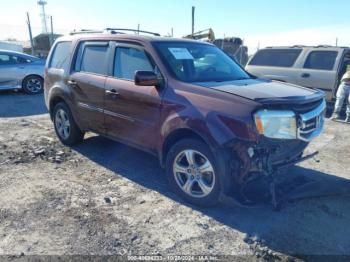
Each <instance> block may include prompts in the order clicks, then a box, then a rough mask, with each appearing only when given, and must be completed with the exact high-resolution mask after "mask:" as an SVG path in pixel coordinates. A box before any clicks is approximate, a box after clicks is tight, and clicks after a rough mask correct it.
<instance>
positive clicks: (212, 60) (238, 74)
mask: <svg viewBox="0 0 350 262" xmlns="http://www.w3.org/2000/svg"><path fill="white" fill-rule="evenodd" d="M154 45H155V47H156V49H157V51H158V53H159V54H160V56H161V57H162V60H163V61H164V63H165V64H166V66H167V67H168V69H169V70H170V71H171V72H172V73H173V75H174V76H175V77H176V78H178V79H179V80H181V81H184V82H210V81H215V82H221V81H231V80H241V79H248V78H250V76H249V75H248V74H247V73H246V72H245V71H244V70H243V69H242V68H241V67H240V66H239V65H237V63H236V62H235V61H234V60H233V59H232V58H230V57H229V56H228V55H226V54H225V53H224V52H223V51H221V50H220V49H219V48H217V47H216V46H213V45H209V44H204V43H192V42H155V43H154Z"/></svg>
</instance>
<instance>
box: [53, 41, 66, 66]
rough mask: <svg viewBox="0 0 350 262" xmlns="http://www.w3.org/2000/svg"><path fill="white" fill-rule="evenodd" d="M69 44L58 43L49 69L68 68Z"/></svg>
mask: <svg viewBox="0 0 350 262" xmlns="http://www.w3.org/2000/svg"><path fill="white" fill-rule="evenodd" d="M70 48H71V42H60V43H58V44H57V45H56V47H55V50H54V52H53V55H52V58H51V61H50V66H49V67H50V68H56V69H66V68H68V66H69V58H70Z"/></svg>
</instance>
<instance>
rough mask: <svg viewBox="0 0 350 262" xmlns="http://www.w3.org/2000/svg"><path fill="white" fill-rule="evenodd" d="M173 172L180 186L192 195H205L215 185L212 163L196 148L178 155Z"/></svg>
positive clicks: (199, 196) (200, 196) (197, 196)
mask: <svg viewBox="0 0 350 262" xmlns="http://www.w3.org/2000/svg"><path fill="white" fill-rule="evenodd" d="M173 174H174V177H175V180H176V183H177V184H178V186H179V187H180V188H181V189H182V191H184V192H185V193H186V194H187V195H189V196H191V197H196V198H202V197H205V196H207V195H209V194H210V193H211V192H212V190H213V188H214V185H215V172H214V168H213V165H212V163H210V161H209V159H208V158H207V157H206V156H204V155H203V154H202V153H200V152H198V151H196V150H191V149H186V150H183V151H182V152H180V153H179V154H178V155H177V156H176V158H175V161H174V164H173Z"/></svg>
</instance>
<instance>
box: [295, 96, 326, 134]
mask: <svg viewBox="0 0 350 262" xmlns="http://www.w3.org/2000/svg"><path fill="white" fill-rule="evenodd" d="M304 108H305V107H304ZM325 109H326V102H325V101H324V100H321V103H319V105H318V106H317V107H316V108H315V107H314V108H313V110H311V111H307V112H304V113H299V115H298V138H300V139H301V140H303V141H310V140H312V139H313V138H315V137H316V136H318V135H319V134H320V133H321V131H322V129H323V125H324V113H325Z"/></svg>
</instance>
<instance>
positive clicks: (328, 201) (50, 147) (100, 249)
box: [0, 93, 350, 260]
mask: <svg viewBox="0 0 350 262" xmlns="http://www.w3.org/2000/svg"><path fill="white" fill-rule="evenodd" d="M315 149H317V150H320V155H319V157H318V159H319V160H320V163H316V162H315V161H313V160H308V161H306V162H304V163H302V164H301V165H299V166H297V167H293V168H291V169H289V170H288V171H287V172H286V174H283V175H285V176H288V177H303V178H305V179H309V180H313V181H315V183H316V185H317V186H316V187H315V186H313V187H311V188H310V190H309V192H310V196H312V195H313V194H316V195H317V194H318V193H319V192H316V191H323V193H324V194H327V196H324V197H314V198H307V199H302V200H298V201H294V202H291V203H288V204H286V205H285V206H284V207H283V209H282V210H281V211H279V212H275V211H272V210H271V207H269V206H262V207H259V208H244V207H240V206H238V205H235V204H234V203H232V202H231V201H230V200H227V201H225V203H222V204H221V205H219V206H218V207H215V208H210V209H203V208H197V207H193V206H189V205H187V204H185V203H183V202H182V201H181V200H180V199H179V198H178V197H177V196H176V195H174V194H173V193H172V192H169V190H168V187H167V182H166V180H165V176H164V172H163V170H162V169H160V167H159V166H158V161H157V159H155V158H153V157H152V156H149V155H147V154H145V153H143V152H140V151H137V150H135V149H132V148H129V147H126V146H123V145H121V144H118V143H115V142H112V141H110V140H107V139H105V138H102V137H99V136H95V135H93V134H89V135H88V136H87V138H86V139H85V142H84V143H83V144H81V145H79V146H76V147H74V148H67V147H64V146H62V145H61V144H60V143H59V142H58V140H57V139H56V136H55V134H54V131H53V128H52V124H51V122H50V120H49V117H48V115H47V114H46V111H45V107H44V105H43V98H42V97H41V96H35V97H33V96H25V95H23V94H20V93H2V94H0V175H1V179H0V254H1V255H6V256H7V255H10V256H23V255H24V256H27V255H72V254H83V255H116V254H123V255H124V254H128V255H151V254H161V255H170V254H172V255H235V256H238V255H239V256H240V259H242V260H246V259H252V258H255V257H260V258H262V259H267V260H268V259H272V258H280V259H282V260H286V259H288V257H298V258H301V259H308V258H309V259H310V258H315V257H312V255H337V258H341V257H340V256H344V255H347V256H350V197H349V189H350V184H349V179H350V125H345V124H341V123H333V122H331V121H327V123H326V128H325V132H324V133H323V135H322V136H321V137H319V138H318V139H317V140H316V141H315V142H313V143H312V145H311V146H310V148H309V150H310V151H312V150H315ZM315 189H317V190H316V191H315ZM341 192H343V194H341ZM346 194H347V196H346ZM310 256H311V257H310ZM315 259H316V258H315Z"/></svg>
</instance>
